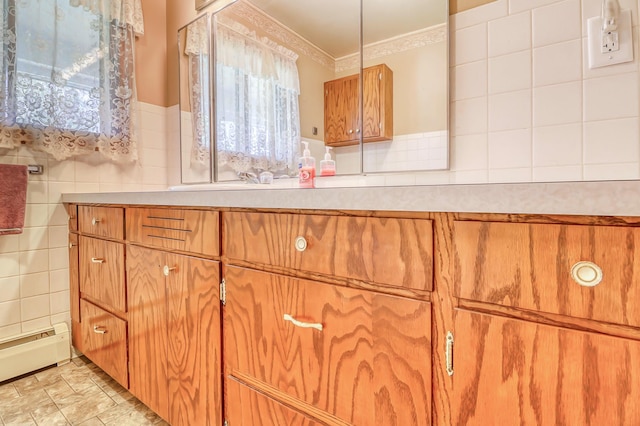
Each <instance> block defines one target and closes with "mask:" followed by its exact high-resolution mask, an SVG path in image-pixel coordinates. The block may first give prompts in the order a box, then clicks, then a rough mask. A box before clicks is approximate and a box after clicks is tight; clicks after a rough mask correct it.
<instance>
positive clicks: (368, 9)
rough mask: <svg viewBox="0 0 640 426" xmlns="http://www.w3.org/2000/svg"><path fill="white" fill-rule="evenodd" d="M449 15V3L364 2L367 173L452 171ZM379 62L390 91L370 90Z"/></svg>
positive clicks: (364, 161) (415, 0) (433, 0)
mask: <svg viewBox="0 0 640 426" xmlns="http://www.w3.org/2000/svg"><path fill="white" fill-rule="evenodd" d="M448 16H449V11H448V2H447V1H445V0H395V1H382V0H374V1H364V2H363V10H362V33H363V53H362V55H363V68H364V70H365V73H364V86H363V97H364V106H363V107H364V112H363V116H364V122H363V135H362V137H363V138H364V139H363V140H364V142H365V143H364V144H363V155H362V169H363V172H364V173H376V172H406V171H421V170H443V169H447V168H448V167H449V148H448V147H449V137H448V121H449V119H448V109H449V108H448V106H449V94H448V87H449V84H448V75H449V65H448V40H447V33H448V25H447V23H448ZM347 63H349V61H345V65H344V66H345V67H348V66H351V67H353V65H356V64H355V61H350V65H347ZM380 64H383V65H384V67H385V68H384V69H385V70H388V71H387V72H388V73H392V78H391V77H387V76H384V74H383V75H381V76H380V79H382V78H385V79H386V78H388V80H389V82H388V83H387V84H388V85H390V84H392V85H393V86H392V88H388V87H387V88H386V89H385V86H384V84H382V85H380V81H379V80H380V79H379V80H378V81H376V83H377V84H378V85H380V88H379V89H378V88H377V87H375V88H372V83H370V81H371V79H368V78H367V75H368V73H367V70H372V67H374V66H380ZM373 69H376V68H373ZM376 70H377V69H376ZM383 76H384V77H383ZM374 77H375V75H374ZM383 90H386V91H387V94H386V96H387V97H388V98H391V99H385V93H384V92H383ZM377 91H379V93H377ZM378 98H379V99H378ZM385 114H386V116H387V117H385ZM389 116H391V117H389ZM388 123H391V124H388ZM390 125H392V130H389V131H387V132H386V133H387V134H386V135H382V132H383V130H384V129H385V127H388V126H390ZM368 135H374V136H377V137H369V139H371V140H373V141H374V142H371V143H368V142H367V139H368ZM337 160H338V162H340V161H341V159H340V156H339V155H338V158H337Z"/></svg>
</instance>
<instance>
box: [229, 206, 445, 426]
mask: <svg viewBox="0 0 640 426" xmlns="http://www.w3.org/2000/svg"><path fill="white" fill-rule="evenodd" d="M222 228H223V238H222V241H223V258H224V259H225V265H224V270H223V276H224V282H225V289H226V291H225V294H226V297H225V300H226V303H225V307H224V309H223V327H222V329H223V342H224V343H223V347H224V355H223V359H224V365H225V383H227V384H229V383H232V385H231V387H232V389H233V391H234V392H235V393H237V394H240V395H241V396H242V397H243V398H244V399H245V400H246V401H247V402H248V403H250V404H251V406H250V408H249V407H247V406H243V405H239V404H237V403H236V402H234V401H227V402H226V403H225V416H226V418H227V419H234V418H235V419H239V420H242V421H241V422H240V423H233V424H234V425H237V424H240V425H250V424H254V423H250V421H251V419H255V418H256V417H257V416H258V414H257V413H252V414H247V413H246V412H245V411H247V410H249V409H251V410H258V412H266V413H268V414H265V415H268V416H269V417H267V418H278V419H280V418H289V417H287V416H288V415H293V414H292V413H289V412H286V413H283V411H282V410H281V409H280V407H281V406H282V405H285V406H287V407H290V408H291V409H293V410H294V411H297V412H298V413H299V414H298V416H300V417H296V416H293V417H294V418H296V419H298V420H296V422H298V421H299V422H301V423H302V424H307V423H305V422H309V421H311V422H318V423H320V424H331V425H349V424H357V425H378V424H396V425H429V424H431V327H432V324H431V304H430V303H429V302H428V297H429V291H430V290H431V289H432V285H433V277H432V274H433V252H432V250H433V239H432V237H433V235H432V232H433V231H432V222H431V221H430V220H426V219H407V218H396V217H366V216H359V215H357V214H354V215H344V216H340V215H329V214H307V213H268V212H241V211H230V212H224V213H223V219H222ZM267 271H269V272H267ZM303 277H304V278H303ZM393 292H395V293H396V294H395V295H394V294H389V293H393ZM226 386H227V385H226ZM228 393H229V391H227V393H226V394H227V395H228ZM285 411H286V410H285ZM279 416H282V417H279ZM262 424H280V423H268V422H267V423H262ZM295 424H298V423H295ZM311 424H313V423H311Z"/></svg>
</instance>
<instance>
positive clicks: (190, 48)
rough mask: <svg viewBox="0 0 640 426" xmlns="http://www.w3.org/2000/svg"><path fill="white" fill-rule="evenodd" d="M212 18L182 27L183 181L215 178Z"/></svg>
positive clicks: (180, 31) (193, 181)
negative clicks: (211, 73) (213, 172)
mask: <svg viewBox="0 0 640 426" xmlns="http://www.w3.org/2000/svg"><path fill="white" fill-rule="evenodd" d="M209 40H210V33H209V19H208V17H207V16H203V17H201V18H199V19H197V20H195V21H193V22H191V23H190V24H188V25H187V26H185V27H183V28H182V29H180V30H179V31H178V47H179V53H180V55H179V58H180V141H181V157H182V182H183V183H203V182H210V181H211V158H212V151H211V102H210V98H211V75H210V66H211V65H210V63H211V54H210V52H211V50H210V41H209Z"/></svg>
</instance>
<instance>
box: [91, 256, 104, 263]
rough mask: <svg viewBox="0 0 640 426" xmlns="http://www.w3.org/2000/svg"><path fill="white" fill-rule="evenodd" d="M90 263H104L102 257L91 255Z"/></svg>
mask: <svg viewBox="0 0 640 426" xmlns="http://www.w3.org/2000/svg"><path fill="white" fill-rule="evenodd" d="M91 263H104V259H102V258H99V257H92V258H91Z"/></svg>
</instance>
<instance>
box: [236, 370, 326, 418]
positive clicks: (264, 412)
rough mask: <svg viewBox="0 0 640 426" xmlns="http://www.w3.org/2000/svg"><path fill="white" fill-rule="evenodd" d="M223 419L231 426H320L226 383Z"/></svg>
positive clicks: (241, 388) (276, 402)
mask: <svg viewBox="0 0 640 426" xmlns="http://www.w3.org/2000/svg"><path fill="white" fill-rule="evenodd" d="M226 396H227V398H226V400H225V401H226V408H225V413H226V415H225V417H226V420H227V421H228V422H229V424H230V425H233V426H255V425H262V426H320V425H321V424H322V423H318V422H316V421H314V420H313V419H311V418H309V417H307V416H305V415H304V414H301V413H299V412H297V411H295V410H292V409H290V408H288V407H286V406H285V405H282V404H280V403H279V402H278V401H276V400H274V399H271V398H268V397H267V396H265V395H263V394H261V393H259V392H256V391H255V390H253V389H251V388H249V387H247V386H244V385H242V384H240V383H238V382H237V381H236V380H234V379H233V378H231V379H228V380H227V382H226Z"/></svg>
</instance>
